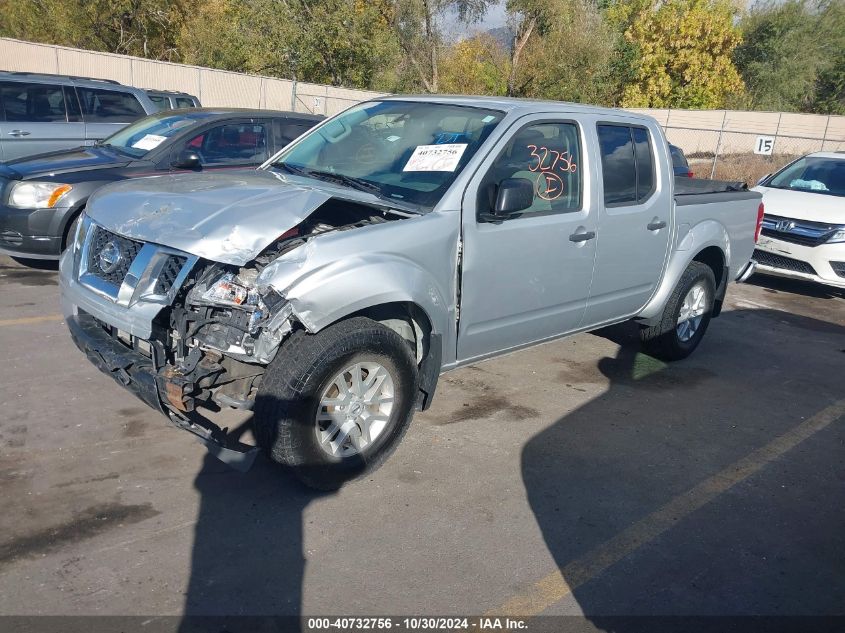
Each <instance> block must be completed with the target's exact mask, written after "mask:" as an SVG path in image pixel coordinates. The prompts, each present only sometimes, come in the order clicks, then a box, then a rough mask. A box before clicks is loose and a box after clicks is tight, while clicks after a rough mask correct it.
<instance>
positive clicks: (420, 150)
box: [402, 143, 467, 171]
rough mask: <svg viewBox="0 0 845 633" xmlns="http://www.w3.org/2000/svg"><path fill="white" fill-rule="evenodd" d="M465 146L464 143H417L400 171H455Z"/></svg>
mask: <svg viewBox="0 0 845 633" xmlns="http://www.w3.org/2000/svg"><path fill="white" fill-rule="evenodd" d="M466 148H467V144H466V143H447V144H443V145H417V148H416V149H415V150H414V153H413V154H411V157H410V158H409V159H408V162H407V163H405V167H403V168H402V171H455V169H457V168H458V163H459V162H460V160H461V156H463V154H464V150H465V149H466Z"/></svg>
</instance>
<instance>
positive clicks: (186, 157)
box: [171, 149, 200, 169]
mask: <svg viewBox="0 0 845 633" xmlns="http://www.w3.org/2000/svg"><path fill="white" fill-rule="evenodd" d="M171 165H172V166H173V167H178V168H180V169H197V168H198V167H199V166H200V155H199V154H197V153H196V152H195V151H193V150H189V149H184V150H182V151H181V152H179V156H177V157H176V160H174V161H173V162H172V163H171Z"/></svg>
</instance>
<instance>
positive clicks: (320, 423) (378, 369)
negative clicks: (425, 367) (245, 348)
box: [253, 317, 417, 490]
mask: <svg viewBox="0 0 845 633" xmlns="http://www.w3.org/2000/svg"><path fill="white" fill-rule="evenodd" d="M416 392H417V365H416V361H415V359H414V355H413V353H412V351H411V348H410V346H409V345H408V343H407V342H406V341H405V340H404V339H403V338H402V337H401V336H399V335H398V334H397V333H396V332H394V331H393V330H391V329H389V328H387V327H385V326H383V325H381V324H380V323H377V322H376V321H373V320H371V319H367V318H364V317H355V318H352V319H348V320H346V321H341V322H339V323H336V324H334V325H332V326H330V327H328V328H326V329H325V330H323V331H321V332H319V333H317V334H307V333H305V332H302V331H299V332H296V333H294V334H293V335H292V336H291V338H290V339H288V340H287V341H286V342H285V344H284V345H283V346H282V348H281V349H280V350H279V352H278V354H277V355H276V357H275V358H274V359H273V362H272V363H270V365H269V366H268V368H267V371H266V372H265V374H264V377H263V378H262V382H261V387H260V389H259V392H258V396H257V398H256V403H255V416H254V419H253V426H254V428H255V435H256V439H257V440H258V443H259V445H260V446H261V447H262V448H263V449H264V450H265V452H266V453H267V454H268V455H269V456H270V458H271V459H272V460H273V461H275V462H278V463H280V464H283V465H286V466H289V467H291V468H292V469H293V472H294V473H295V474H296V476H297V477H298V478H299V479H300V480H301V481H303V482H304V483H305V484H306V485H308V486H311V487H313V488H319V489H323V490H332V489H336V488H339V487H340V486H341V485H343V483H344V482H345V481H348V480H350V479H353V478H355V477H360V476H361V475H363V474H365V473H368V472H371V471H372V470H374V469H375V468H377V467H378V466H379V465H381V463H382V462H383V461H384V460H385V459H386V458H387V457H388V456H389V455H390V453H391V452H392V451H393V450H394V449H395V448H396V446H397V445H398V443H399V441H400V440H401V439H402V436H403V435H404V434H405V431H406V430H407V428H408V425H409V424H410V422H411V417H412V415H413V409H414V396H415V394H416Z"/></svg>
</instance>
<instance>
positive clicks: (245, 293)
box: [202, 273, 255, 307]
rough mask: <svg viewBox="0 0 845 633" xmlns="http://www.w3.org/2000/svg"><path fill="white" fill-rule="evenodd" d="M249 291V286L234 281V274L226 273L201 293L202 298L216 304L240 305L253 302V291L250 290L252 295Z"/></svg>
mask: <svg viewBox="0 0 845 633" xmlns="http://www.w3.org/2000/svg"><path fill="white" fill-rule="evenodd" d="M250 293H251V291H250V289H249V288H247V287H246V286H244V285H242V284H239V283H237V282H236V281H235V278H234V275H232V274H231V273H226V274H225V275H223V276H222V277H221V278H220V279H218V280H217V281H215V282H214V284H212V286H211V287H210V288H209V289H208V290H206V291H205V292H204V293H202V300H203V301H208V302H209V303H216V304H218V305H228V306H235V307H241V306H243V305H247V304H250V303H255V293H254V291H253V292H252V295H253V296H252V297H250Z"/></svg>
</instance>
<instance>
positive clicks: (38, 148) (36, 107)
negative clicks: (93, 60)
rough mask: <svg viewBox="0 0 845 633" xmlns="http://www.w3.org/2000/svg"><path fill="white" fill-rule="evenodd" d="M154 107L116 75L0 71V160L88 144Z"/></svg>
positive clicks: (156, 109)
mask: <svg viewBox="0 0 845 633" xmlns="http://www.w3.org/2000/svg"><path fill="white" fill-rule="evenodd" d="M156 111H158V108H157V107H156V105H155V104H154V103H153V102H152V101H151V100H150V98H149V97H148V96H147V94H146V92H145V91H143V90H140V89H138V88H132V87H131V86H124V85H122V84H119V83H117V82H116V81H111V80H108V79H86V78H82V77H68V76H63V75H43V74H38V73H20V72H0V160H10V159H13V158H19V157H21V156H30V155H32V154H41V153H44V152H51V151H54V150H61V149H68V148H71V147H77V146H79V145H85V144H88V145H90V144H93V143H94V142H96V141H99V140H102V139H104V138H106V137H108V136H111V135H112V134H114V133H115V132H117V131H118V130H119V129H120V128H122V127H124V126H125V125H126V124H127V123H130V122H132V121H134V120H135V119H139V118H141V117H143V116H146V115H147V114H151V113H153V112H156Z"/></svg>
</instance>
